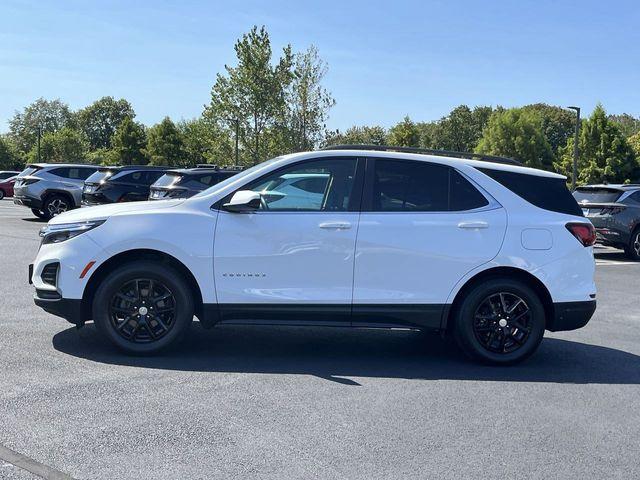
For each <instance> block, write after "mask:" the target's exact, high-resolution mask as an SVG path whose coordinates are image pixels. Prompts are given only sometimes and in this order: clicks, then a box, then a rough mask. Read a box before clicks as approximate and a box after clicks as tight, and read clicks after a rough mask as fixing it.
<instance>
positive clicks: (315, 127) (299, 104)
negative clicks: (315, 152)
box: [287, 46, 336, 151]
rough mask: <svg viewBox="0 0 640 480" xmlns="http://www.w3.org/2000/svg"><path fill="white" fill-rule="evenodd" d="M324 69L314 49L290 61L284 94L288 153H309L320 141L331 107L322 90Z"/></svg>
mask: <svg viewBox="0 0 640 480" xmlns="http://www.w3.org/2000/svg"><path fill="white" fill-rule="evenodd" d="M326 73H327V65H326V63H325V62H324V61H323V60H322V59H321V58H320V55H319V54H318V49H317V48H316V47H314V46H311V47H309V49H308V50H307V51H306V52H302V53H298V54H296V55H295V57H294V63H293V76H292V81H291V84H290V87H289V90H288V92H287V99H288V102H287V103H288V110H289V114H288V119H287V124H288V125H287V127H288V128H287V129H288V130H290V133H291V146H290V147H291V148H290V149H291V150H292V151H302V150H312V149H313V148H314V147H316V146H317V145H318V144H319V143H320V142H321V141H322V138H323V135H324V133H325V130H326V125H325V122H326V120H327V118H328V114H329V110H330V109H331V107H333V106H334V105H335V103H336V102H335V100H334V99H333V97H332V96H331V93H329V91H327V90H326V89H325V88H323V87H322V80H323V78H324V76H325V75H326Z"/></svg>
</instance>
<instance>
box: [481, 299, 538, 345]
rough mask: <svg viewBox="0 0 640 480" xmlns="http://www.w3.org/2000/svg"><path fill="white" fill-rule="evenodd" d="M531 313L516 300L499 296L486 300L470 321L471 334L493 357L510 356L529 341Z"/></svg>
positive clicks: (521, 300)
mask: <svg viewBox="0 0 640 480" xmlns="http://www.w3.org/2000/svg"><path fill="white" fill-rule="evenodd" d="M530 320H531V310H530V309H529V307H528V306H527V303H526V302H525V301H524V300H523V299H522V298H520V297H519V296H517V295H515V294H513V293H509V292H498V293H494V294H491V295H489V296H487V297H486V298H485V299H484V301H483V302H482V303H481V304H480V306H479V307H478V308H477V310H476V313H475V315H474V318H473V333H474V334H475V336H476V338H477V339H478V341H479V342H480V344H481V345H482V346H483V347H484V348H486V349H487V350H489V351H491V352H495V353H510V352H513V351H515V350H517V349H519V348H521V347H522V346H523V345H524V344H525V343H526V342H527V340H528V339H529V334H530V333H531V327H530V325H529V323H530Z"/></svg>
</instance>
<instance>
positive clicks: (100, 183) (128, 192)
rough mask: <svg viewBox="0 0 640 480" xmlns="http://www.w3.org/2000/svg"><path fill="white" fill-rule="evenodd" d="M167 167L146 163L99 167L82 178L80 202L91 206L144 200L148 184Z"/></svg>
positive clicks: (147, 192) (154, 180)
mask: <svg viewBox="0 0 640 480" xmlns="http://www.w3.org/2000/svg"><path fill="white" fill-rule="evenodd" d="M167 170H168V168H167V167H152V166H147V165H127V166H122V167H101V168H100V169H98V171H97V172H95V173H94V174H93V175H91V176H90V177H89V178H87V180H86V181H85V182H84V189H83V192H82V204H83V205H85V206H91V205H101V204H104V203H117V202H137V201H141V200H147V199H148V198H149V188H150V187H151V185H152V184H153V183H155V182H156V181H157V180H158V179H159V178H160V177H161V176H162V175H164V173H165V172H166V171H167Z"/></svg>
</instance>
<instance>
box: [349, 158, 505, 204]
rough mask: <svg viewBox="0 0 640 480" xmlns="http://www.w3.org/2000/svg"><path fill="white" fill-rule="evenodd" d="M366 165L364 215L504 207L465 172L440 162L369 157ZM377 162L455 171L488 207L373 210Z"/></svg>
mask: <svg viewBox="0 0 640 480" xmlns="http://www.w3.org/2000/svg"><path fill="white" fill-rule="evenodd" d="M366 160H367V163H366V173H365V181H364V189H363V195H362V196H363V198H362V210H361V212H362V213H375V214H383V215H388V214H401V215H408V214H410V215H416V214H420V215H432V214H435V215H441V214H469V213H477V212H486V211H489V210H496V209H498V208H502V205H501V204H500V203H499V202H498V201H497V200H496V199H495V198H493V196H492V195H491V194H490V193H489V192H487V191H486V190H485V189H484V188H482V186H481V185H479V184H478V183H477V182H476V181H475V180H474V179H472V178H470V177H469V176H468V175H467V174H466V173H465V172H463V171H461V170H459V169H457V168H455V167H453V166H451V165H446V164H443V163H438V162H430V161H428V160H415V159H412V158H390V157H367V159H366ZM376 160H384V161H387V160H391V161H397V162H405V163H406V162H413V163H420V164H424V163H427V164H429V165H438V166H442V167H445V168H447V169H449V171H451V170H454V171H456V172H457V173H458V174H460V175H461V176H462V177H463V178H464V179H465V180H467V181H468V182H469V183H471V185H473V187H474V188H475V189H476V190H478V192H479V193H480V194H481V195H482V196H483V197H484V198H485V200H487V202H488V203H487V205H483V206H482V207H477V208H472V209H469V210H433V211H429V210H394V211H386V212H385V211H380V210H374V209H373V187H374V182H375V166H376V164H375V162H376Z"/></svg>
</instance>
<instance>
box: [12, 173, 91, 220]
mask: <svg viewBox="0 0 640 480" xmlns="http://www.w3.org/2000/svg"><path fill="white" fill-rule="evenodd" d="M97 169H98V167H97V166H93V165H73V164H62V163H34V164H31V165H27V168H25V169H24V171H23V172H22V173H20V175H18V177H17V178H16V183H15V185H14V187H13V190H14V196H13V203H15V204H16V205H22V206H25V207H27V208H30V209H31V212H33V214H34V215H35V216H37V217H39V218H43V219H45V220H49V219H50V218H52V217H55V216H56V215H58V214H60V213H62V212H66V211H67V210H72V209H74V208H78V207H79V206H80V205H81V202H82V187H83V186H84V181H85V179H86V178H87V177H88V176H89V175H91V174H92V173H94V172H95V171H96V170H97Z"/></svg>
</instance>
